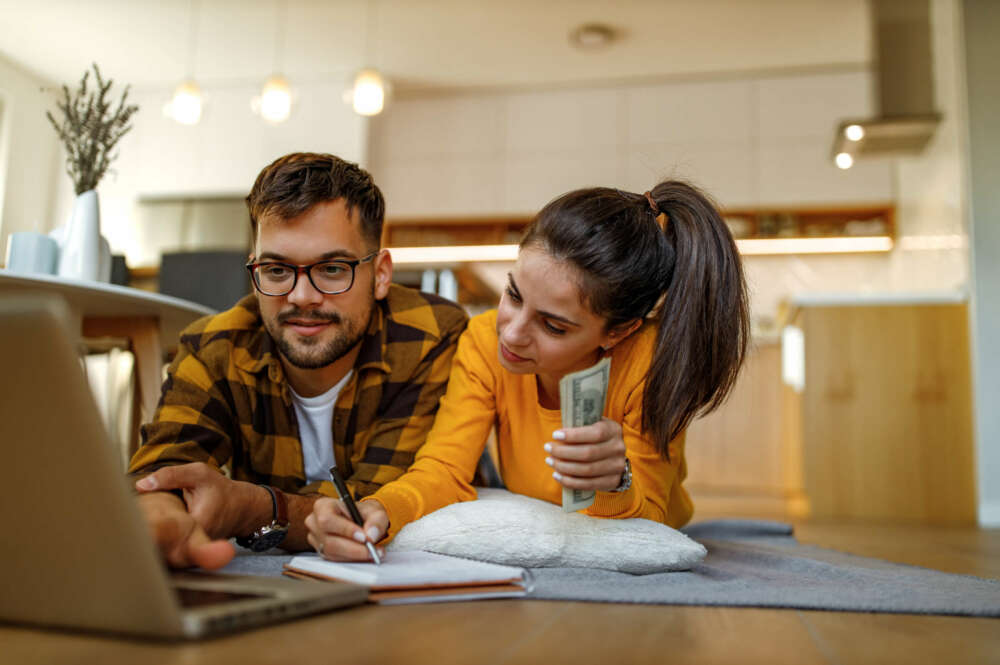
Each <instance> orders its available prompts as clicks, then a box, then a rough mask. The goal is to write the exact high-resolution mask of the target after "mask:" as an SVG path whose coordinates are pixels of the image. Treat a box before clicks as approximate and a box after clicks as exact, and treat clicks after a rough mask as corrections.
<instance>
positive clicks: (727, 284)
mask: <svg viewBox="0 0 1000 665" xmlns="http://www.w3.org/2000/svg"><path fill="white" fill-rule="evenodd" d="M654 220H660V221H661V223H662V227H661V225H658V224H657V223H656V222H655V221H654ZM531 245H538V246H541V247H543V248H544V249H545V250H546V251H547V252H548V253H549V254H550V255H551V256H553V257H554V258H556V259H559V260H565V261H568V262H569V263H571V264H572V265H573V266H575V267H576V268H577V269H578V270H579V275H580V279H581V283H580V292H581V293H582V294H583V297H584V298H585V300H586V301H587V304H588V305H589V306H590V308H591V310H592V311H593V312H594V313H595V314H597V315H599V316H601V317H604V318H605V320H606V324H605V325H606V328H607V329H608V330H611V329H614V328H616V327H619V326H627V325H630V324H631V323H633V322H635V321H636V320H642V319H643V318H645V317H646V316H647V315H649V314H650V312H652V311H654V309H655V307H656V305H657V303H658V302H661V303H662V306H661V308H660V312H659V318H660V321H659V332H658V335H657V343H656V351H655V352H654V354H653V359H652V363H651V365H650V368H649V372H648V374H647V376H646V391H645V396H644V397H643V404H642V407H643V409H642V429H643V431H644V432H647V433H649V434H650V435H651V436H650V438H652V439H653V441H655V443H656V447H657V449H658V450H659V452H660V454H661V455H662V456H663V457H664V458H667V459H669V447H668V444H669V443H670V441H672V440H673V439H674V438H675V437H676V436H677V435H678V434H680V432H681V431H682V430H683V429H684V428H685V427H686V426H687V425H688V423H689V422H690V421H691V419H692V418H694V417H695V416H696V415H698V414H699V413H707V412H708V411H711V410H712V409H714V408H715V407H717V406H719V404H721V403H722V402H723V400H725V398H726V395H727V394H728V392H729V390H730V389H731V388H732V386H733V383H734V382H735V381H736V376H737V374H738V373H739V369H740V365H741V364H742V362H743V357H744V356H745V355H746V350H747V343H748V341H749V331H750V324H749V314H748V304H747V294H746V286H745V284H744V281H743V268H742V265H741V263H740V257H739V253H738V252H737V250H736V243H735V242H734V241H733V237H732V235H731V234H730V233H729V228H728V227H727V226H726V224H725V223H724V222H723V221H722V218H721V217H720V216H719V213H718V211H717V210H716V209H715V207H714V206H713V205H712V204H711V203H710V202H709V200H708V198H707V197H706V196H705V195H704V194H702V193H701V192H700V191H698V190H697V189H696V188H694V187H692V186H691V185H688V184H687V183H684V182H678V181H668V182H664V183H661V184H659V185H657V186H656V187H654V188H653V189H652V191H650V192H648V193H647V194H646V195H643V194H633V193H631V192H624V191H622V190H619V189H612V188H609V187H594V188H589V189H579V190H576V191H573V192H569V193H567V194H564V195H562V196H560V197H558V198H556V199H554V200H553V201H552V202H550V203H549V204H548V205H546V206H545V207H544V208H543V209H542V210H541V212H539V213H538V216H537V217H536V218H535V221H534V222H533V223H532V224H531V225H530V226H529V227H528V229H527V231H526V232H525V235H524V237H523V238H522V240H521V247H527V246H531Z"/></svg>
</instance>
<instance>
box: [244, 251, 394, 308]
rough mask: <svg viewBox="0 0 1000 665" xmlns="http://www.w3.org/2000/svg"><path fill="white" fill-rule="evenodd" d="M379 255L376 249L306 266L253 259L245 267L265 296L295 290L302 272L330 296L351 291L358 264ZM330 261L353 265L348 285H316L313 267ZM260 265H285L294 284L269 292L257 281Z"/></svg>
mask: <svg viewBox="0 0 1000 665" xmlns="http://www.w3.org/2000/svg"><path fill="white" fill-rule="evenodd" d="M378 255H379V251H378V250H376V251H374V252H372V253H371V254H369V255H368V256H363V257H361V258H360V259H324V260H322V261H317V262H316V263H310V264H309V265H304V266H302V265H296V264H294V263H285V262H284V261H252V262H250V263H248V264H246V266H245V267H246V269H247V272H249V273H250V281H251V282H252V283H253V287H254V288H255V289H257V291H258V292H259V293H261V294H262V295H265V296H271V297H274V298H280V297H282V296H287V295H288V294H289V293H291V292H292V291H294V290H295V287H296V286H298V284H299V275H300V274H302V273H305V274H306V277H307V278H308V279H309V283H310V284H312V287H313V288H314V289H316V290H317V291H319V292H320V293H323V294H326V295H328V296H335V295H337V294H338V293H346V292H347V291H350V290H351V287H353V286H354V277H355V276H356V274H357V268H358V266H359V265H361V264H362V263H368V262H369V261H371V260H372V259H374V258H375V257H376V256H378ZM328 263H342V264H344V265H347V266H350V267H351V281H350V282H349V283H348V285H347V286H346V287H344V288H342V289H340V290H339V291H324V290H323V289H321V288H319V287H318V286H316V282H315V281H313V278H312V269H313V268H315V267H316V266H321V265H325V264H328ZM260 266H283V267H285V268H288V269H290V270H291V271H292V273H293V275H294V276H293V277H292V285H291V286H290V287H289V289H288V290H287V291H285V292H284V293H268V292H267V291H265V290H264V289H262V288H261V286H260V283H259V282H258V281H257V280H258V277H257V274H256V273H255V270H256V269H257V268H259V267H260Z"/></svg>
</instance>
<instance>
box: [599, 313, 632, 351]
mask: <svg viewBox="0 0 1000 665" xmlns="http://www.w3.org/2000/svg"><path fill="white" fill-rule="evenodd" d="M641 325H642V319H633V320H632V321H630V322H628V323H622V324H620V325H617V326H615V327H614V328H612V329H611V330H609V331H608V332H607V333H606V334H605V335H604V342H603V343H602V344H601V348H602V349H604V350H605V351H610V350H611V349H613V348H615V346H616V345H617V344H618V343H619V342H621V341H622V340H623V339H625V338H626V337H628V336H629V335H631V334H632V333H634V332H635V331H636V330H638V329H639V326H641Z"/></svg>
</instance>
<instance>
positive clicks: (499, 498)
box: [386, 488, 707, 574]
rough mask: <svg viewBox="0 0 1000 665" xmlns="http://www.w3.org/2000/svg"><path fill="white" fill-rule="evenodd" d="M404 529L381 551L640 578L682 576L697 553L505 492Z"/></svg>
mask: <svg viewBox="0 0 1000 665" xmlns="http://www.w3.org/2000/svg"><path fill="white" fill-rule="evenodd" d="M478 491H479V500H478V501H466V502H464V503H455V504H452V505H450V506H446V507H444V508H442V509H440V510H437V511H435V512H433V513H431V514H430V515H425V516H424V517H422V518H421V519H419V520H417V521H415V522H412V523H410V524H407V525H406V526H405V527H403V528H402V529H401V530H400V531H399V533H398V534H397V535H396V538H395V539H394V540H393V541H392V542H391V543H390V544H389V545H388V547H386V549H387V550H389V551H405V550H424V551H427V552H437V553H438V554H451V555H453V556H460V557H465V558H467V559H476V560H479V561H490V562H492V563H499V564H505V565H509V566H521V567H524V568H553V567H564V566H568V567H578V568H605V569H608V570H617V571H620V572H624V573H635V574H646V573H659V572H664V571H669V570H687V569H689V568H691V566H693V565H694V564H696V563H698V562H699V561H701V560H702V559H704V558H705V554H706V553H707V552H706V550H705V548H704V546H702V545H701V544H699V543H696V542H695V541H693V540H691V539H690V538H688V537H687V536H685V535H684V534H683V533H681V532H679V531H677V530H675V529H672V528H670V527H669V526H666V525H665V524H660V523H658V522H652V521H650V520H645V519H639V518H632V519H624V520H614V519H602V518H599V517H590V516H589V515H583V514H581V513H564V512H563V511H562V508H561V507H560V506H556V505H554V504H551V503H548V502H546V501H540V500H538V499H532V498H530V497H527V496H523V495H520V494H513V493H511V492H508V491H507V490H500V489H485V488H483V489H480V490H478Z"/></svg>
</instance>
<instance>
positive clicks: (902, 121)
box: [833, 0, 941, 168]
mask: <svg viewBox="0 0 1000 665" xmlns="http://www.w3.org/2000/svg"><path fill="white" fill-rule="evenodd" d="M870 1H871V11H872V29H873V32H874V36H873V48H874V51H875V57H876V63H875V74H876V76H875V80H874V85H875V88H876V89H875V98H876V99H877V100H878V109H877V111H878V115H877V116H875V117H874V118H855V119H848V120H844V121H843V122H841V123H840V125H838V127H837V133H836V136H835V137H834V141H833V157H834V160H835V161H836V163H837V165H838V166H840V167H841V168H848V167H849V166H850V165H851V164H853V163H854V160H855V159H859V158H864V157H871V156H893V155H907V154H910V155H912V154H917V153H919V152H921V151H922V150H923V149H924V147H925V146H926V145H927V143H928V142H929V141H930V140H931V137H932V136H933V135H934V131H935V130H936V129H937V126H938V123H939V122H940V121H941V114H940V113H938V112H937V110H936V108H935V106H934V76H933V70H932V67H933V59H932V55H931V30H930V1H929V0H870ZM844 155H846V157H845V156H844Z"/></svg>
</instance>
